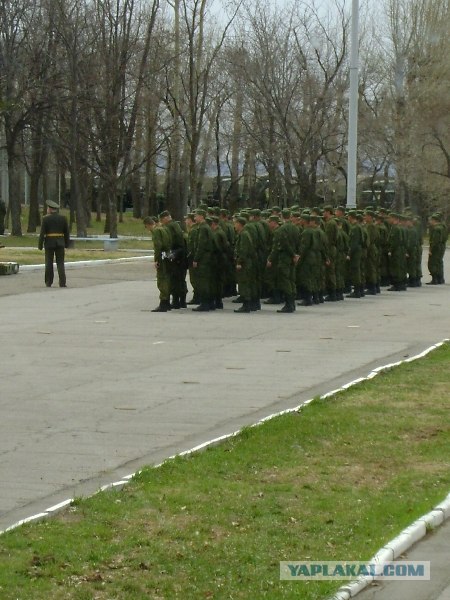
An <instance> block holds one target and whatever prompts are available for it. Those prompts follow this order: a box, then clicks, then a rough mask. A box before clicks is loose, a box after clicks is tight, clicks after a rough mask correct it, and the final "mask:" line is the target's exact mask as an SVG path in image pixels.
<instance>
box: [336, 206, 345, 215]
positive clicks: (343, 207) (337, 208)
mask: <svg viewBox="0 0 450 600" xmlns="http://www.w3.org/2000/svg"><path fill="white" fill-rule="evenodd" d="M336 210H340V211H341V212H343V213H344V214H345V206H337V207H336Z"/></svg>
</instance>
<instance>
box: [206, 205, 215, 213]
mask: <svg viewBox="0 0 450 600" xmlns="http://www.w3.org/2000/svg"><path fill="white" fill-rule="evenodd" d="M206 212H207V213H208V214H209V215H213V214H214V206H208V208H207V209H206Z"/></svg>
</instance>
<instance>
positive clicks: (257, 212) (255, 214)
mask: <svg viewBox="0 0 450 600" xmlns="http://www.w3.org/2000/svg"><path fill="white" fill-rule="evenodd" d="M250 214H251V215H252V216H253V217H260V216H261V211H260V210H259V208H252V210H251V211H250Z"/></svg>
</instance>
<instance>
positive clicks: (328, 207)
mask: <svg viewBox="0 0 450 600" xmlns="http://www.w3.org/2000/svg"><path fill="white" fill-rule="evenodd" d="M323 210H324V211H327V212H330V213H332V212H334V208H333V207H332V206H331V204H326V205H325V206H324V207H323Z"/></svg>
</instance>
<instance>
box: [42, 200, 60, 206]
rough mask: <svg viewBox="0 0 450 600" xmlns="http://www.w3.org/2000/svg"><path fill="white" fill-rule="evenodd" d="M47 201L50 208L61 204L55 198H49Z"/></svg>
mask: <svg viewBox="0 0 450 600" xmlns="http://www.w3.org/2000/svg"><path fill="white" fill-rule="evenodd" d="M45 203H46V205H47V206H48V207H50V208H59V204H58V203H57V202H54V201H53V200H47V201H46V202H45Z"/></svg>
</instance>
